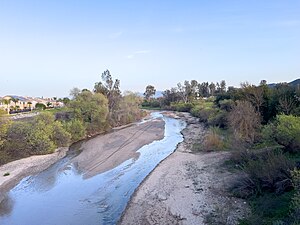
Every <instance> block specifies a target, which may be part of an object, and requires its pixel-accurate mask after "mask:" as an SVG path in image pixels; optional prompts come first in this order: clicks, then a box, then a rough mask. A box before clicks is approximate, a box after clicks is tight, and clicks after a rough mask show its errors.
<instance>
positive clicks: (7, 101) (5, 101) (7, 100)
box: [3, 98, 11, 114]
mask: <svg viewBox="0 0 300 225" xmlns="http://www.w3.org/2000/svg"><path fill="white" fill-rule="evenodd" d="M10 102H11V99H10V98H9V99H3V103H4V104H5V105H6V108H7V114H9V104H10Z"/></svg>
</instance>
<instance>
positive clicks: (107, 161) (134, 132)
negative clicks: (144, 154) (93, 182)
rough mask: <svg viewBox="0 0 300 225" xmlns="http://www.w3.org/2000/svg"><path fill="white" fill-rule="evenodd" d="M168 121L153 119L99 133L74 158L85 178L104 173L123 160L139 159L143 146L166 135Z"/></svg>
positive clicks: (73, 160)
mask: <svg viewBox="0 0 300 225" xmlns="http://www.w3.org/2000/svg"><path fill="white" fill-rule="evenodd" d="M164 130H165V122H164V121H163V120H162V119H152V120H149V121H147V122H145V123H137V124H135V125H133V126H130V127H127V128H124V129H119V130H117V131H115V132H112V133H109V134H106V135H99V136H97V137H95V138H93V139H91V140H89V141H87V142H85V143H84V144H83V145H82V148H84V149H85V150H84V151H83V152H82V153H81V154H79V155H78V156H77V157H75V158H74V159H72V162H73V163H74V165H76V167H77V169H78V170H80V171H81V172H82V173H83V177H84V178H89V177H92V176H94V175H97V174H100V173H103V172H105V171H108V170H110V169H113V168H114V167H116V166H118V165H120V164H121V163H122V162H124V161H126V160H128V159H131V158H137V157H138V156H139V154H140V153H139V152H137V150H139V149H140V148H141V147H142V146H144V145H147V144H150V143H151V142H153V141H154V140H160V139H163V137H164Z"/></svg>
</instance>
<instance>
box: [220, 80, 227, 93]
mask: <svg viewBox="0 0 300 225" xmlns="http://www.w3.org/2000/svg"><path fill="white" fill-rule="evenodd" d="M220 92H221V93H222V94H223V93H225V92H226V82H225V80H221V83H220Z"/></svg>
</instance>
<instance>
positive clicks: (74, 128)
mask: <svg viewBox="0 0 300 225" xmlns="http://www.w3.org/2000/svg"><path fill="white" fill-rule="evenodd" d="M65 128H66V130H67V131H68V132H69V133H70V134H71V140H72V141H73V142H75V141H79V140H81V139H82V138H84V137H85V135H86V130H85V127H84V125H83V123H82V122H81V121H80V120H78V119H74V120H71V121H70V122H67V123H65Z"/></svg>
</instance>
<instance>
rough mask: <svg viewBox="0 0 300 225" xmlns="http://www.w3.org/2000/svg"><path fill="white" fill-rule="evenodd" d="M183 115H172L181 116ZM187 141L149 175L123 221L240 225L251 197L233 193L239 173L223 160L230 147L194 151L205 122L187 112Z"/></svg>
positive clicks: (126, 222) (129, 222) (146, 223)
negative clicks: (224, 163)
mask: <svg viewBox="0 0 300 225" xmlns="http://www.w3.org/2000/svg"><path fill="white" fill-rule="evenodd" d="M178 115H180V114H175V115H172V114H171V116H175V117H178ZM181 117H183V118H184V119H185V120H186V121H187V122H188V126H187V128H186V129H185V130H184V131H183V135H184V137H185V140H184V142H182V143H181V144H179V146H178V148H177V150H176V151H175V152H174V153H173V154H172V155H171V156H169V157H168V158H167V159H165V160H164V161H163V162H162V163H160V165H158V167H156V168H155V170H154V171H153V172H152V173H151V174H150V175H149V176H148V177H147V178H146V179H145V180H144V182H143V183H142V184H141V185H140V187H139V188H138V189H137V190H136V192H135V194H134V195H133V197H132V198H131V201H130V202H129V204H128V206H127V208H126V210H125V212H124V213H123V216H122V218H121V220H120V222H119V224H122V225H124V224H126V225H129V224H143V225H148V224H151V225H152V224H165V225H167V224H170V225H171V224H172V225H174V224H189V225H192V224H195V225H196V224H197V225H201V224H206V223H207V222H210V224H228V225H231V224H237V221H238V219H239V218H242V217H243V216H245V214H246V213H247V211H248V206H247V204H246V202H244V201H243V200H241V199H237V198H234V197H232V196H230V195H229V193H228V191H227V188H228V186H229V184H230V180H231V179H233V177H234V175H233V174H232V173H230V172H228V171H227V170H226V169H225V168H224V167H223V166H222V164H223V162H224V161H225V159H226V158H227V157H228V156H229V154H228V153H227V152H211V153H197V154H195V153H192V152H191V146H192V143H193V141H194V140H196V139H198V140H199V139H201V138H203V136H204V134H205V129H204V127H203V126H202V125H201V124H199V123H198V122H197V121H196V119H194V118H192V117H190V116H189V115H188V114H181Z"/></svg>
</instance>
